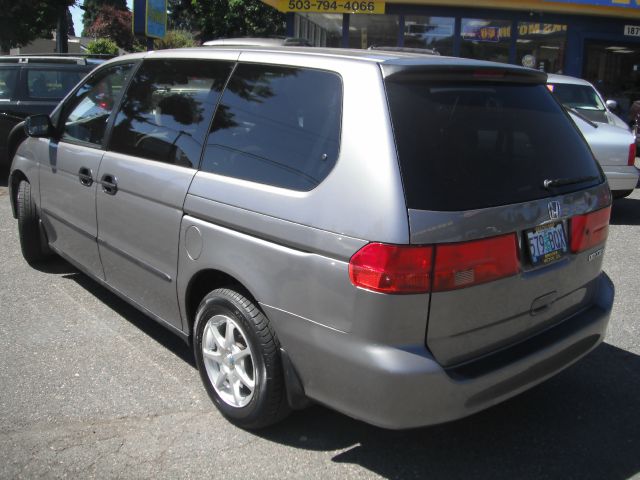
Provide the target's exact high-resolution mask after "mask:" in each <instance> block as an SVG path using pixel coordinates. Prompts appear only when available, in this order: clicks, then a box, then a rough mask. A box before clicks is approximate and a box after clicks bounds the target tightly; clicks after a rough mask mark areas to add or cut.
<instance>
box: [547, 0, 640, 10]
mask: <svg viewBox="0 0 640 480" xmlns="http://www.w3.org/2000/svg"><path fill="white" fill-rule="evenodd" d="M544 1H545V2H552V3H573V4H576V5H591V6H596V7H626V8H635V9H640V1H639V0H544Z"/></svg>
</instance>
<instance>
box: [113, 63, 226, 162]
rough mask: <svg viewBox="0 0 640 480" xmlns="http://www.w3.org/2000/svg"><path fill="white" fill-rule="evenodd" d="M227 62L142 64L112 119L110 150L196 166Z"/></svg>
mask: <svg viewBox="0 0 640 480" xmlns="http://www.w3.org/2000/svg"><path fill="white" fill-rule="evenodd" d="M231 68H232V64H231V63H229V62H217V61H215V62H214V61H208V62H207V61H202V60H197V61H195V60H170V61H166V60H158V61H147V62H145V64H143V66H142V67H141V68H140V70H139V71H138V73H137V74H136V76H135V77H134V78H133V80H132V82H131V86H130V87H129V89H128V91H127V96H126V97H125V99H124V101H123V103H122V107H121V109H120V111H119V112H118V115H117V117H116V121H115V126H114V133H113V135H112V140H111V149H112V150H114V151H117V152H120V153H127V154H130V155H135V156H139V157H143V158H148V159H151V160H158V161H161V162H167V163H173V164H176V165H181V166H185V167H196V166H197V165H198V161H199V158H200V152H201V149H202V143H203V141H204V137H205V135H206V131H207V128H208V126H209V119H210V118H211V115H212V114H213V109H214V108H215V104H216V102H217V100H218V97H219V95H220V92H221V91H222V88H223V86H224V83H225V81H226V79H227V77H228V75H229V73H230V72H231Z"/></svg>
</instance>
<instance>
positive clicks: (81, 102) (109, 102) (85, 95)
mask: <svg viewBox="0 0 640 480" xmlns="http://www.w3.org/2000/svg"><path fill="white" fill-rule="evenodd" d="M131 68H132V65H130V64H129V65H117V66H114V67H111V68H106V69H104V70H102V71H100V72H98V73H97V74H96V75H93V76H92V77H91V78H89V80H88V81H87V82H86V83H85V84H83V85H82V86H81V87H80V88H79V89H78V90H77V91H76V92H75V94H74V95H73V97H71V98H70V99H69V101H68V102H67V103H66V105H65V106H64V112H65V115H66V119H65V120H64V128H63V131H62V140H67V141H72V142H83V143H92V144H94V145H102V140H103V137H104V132H105V130H106V127H107V122H108V120H109V115H110V114H111V110H113V106H114V104H115V102H116V101H117V99H118V94H119V93H120V91H121V90H122V86H123V85H124V83H125V81H126V78H127V75H128V74H129V72H130V71H131Z"/></svg>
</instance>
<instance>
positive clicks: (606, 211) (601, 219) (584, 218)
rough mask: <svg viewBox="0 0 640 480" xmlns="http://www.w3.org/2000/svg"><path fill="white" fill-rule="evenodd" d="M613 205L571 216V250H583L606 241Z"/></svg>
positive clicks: (577, 251)
mask: <svg viewBox="0 0 640 480" xmlns="http://www.w3.org/2000/svg"><path fill="white" fill-rule="evenodd" d="M609 217H611V207H607V208H603V209H602V210H598V211H595V212H591V213H588V214H586V215H576V216H575V217H573V218H571V251H572V252H573V253H579V252H583V251H585V250H588V249H590V248H592V247H595V246H597V245H600V244H602V243H604V242H605V240H606V239H607V235H608V234H609Z"/></svg>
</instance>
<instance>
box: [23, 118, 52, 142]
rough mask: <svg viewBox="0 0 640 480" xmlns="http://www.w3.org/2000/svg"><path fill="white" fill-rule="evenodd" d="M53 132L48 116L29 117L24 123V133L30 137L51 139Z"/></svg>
mask: <svg viewBox="0 0 640 480" xmlns="http://www.w3.org/2000/svg"><path fill="white" fill-rule="evenodd" d="M53 130H54V129H53V125H52V124H51V119H50V118H49V115H31V116H30V117H27V118H26V119H25V121H24V131H25V132H26V133H27V135H29V136H30V137H45V138H46V137H52V136H53Z"/></svg>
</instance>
